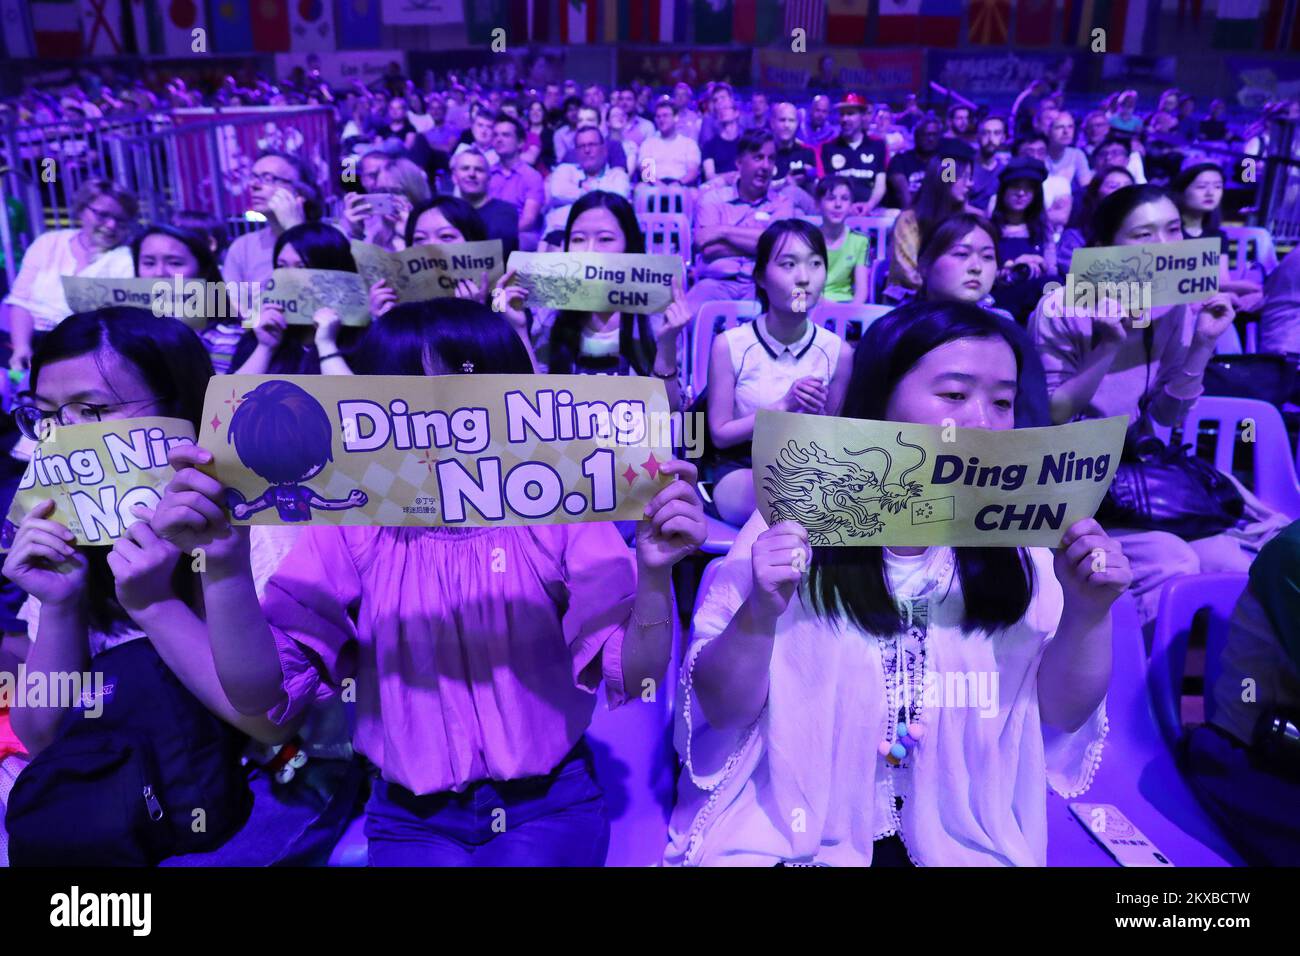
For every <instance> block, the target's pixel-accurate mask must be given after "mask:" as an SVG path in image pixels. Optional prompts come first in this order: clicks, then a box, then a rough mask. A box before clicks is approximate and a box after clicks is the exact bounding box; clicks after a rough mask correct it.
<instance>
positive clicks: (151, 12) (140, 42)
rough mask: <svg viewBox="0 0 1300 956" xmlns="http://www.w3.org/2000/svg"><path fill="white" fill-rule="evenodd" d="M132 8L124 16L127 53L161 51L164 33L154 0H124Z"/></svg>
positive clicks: (123, 38)
mask: <svg viewBox="0 0 1300 956" xmlns="http://www.w3.org/2000/svg"><path fill="white" fill-rule="evenodd" d="M123 2H124V3H125V4H126V5H127V6H128V7H129V8H130V9H129V11H128V14H127V15H126V16H124V17H122V46H123V48H124V49H125V50H126V52H127V53H137V54H141V53H159V52H161V51H162V33H161V31H160V30H159V27H158V12H157V8H156V7H155V6H154V3H153V0H123Z"/></svg>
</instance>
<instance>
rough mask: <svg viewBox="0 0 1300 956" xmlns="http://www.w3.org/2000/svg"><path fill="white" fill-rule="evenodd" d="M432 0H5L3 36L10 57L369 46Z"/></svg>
mask: <svg viewBox="0 0 1300 956" xmlns="http://www.w3.org/2000/svg"><path fill="white" fill-rule="evenodd" d="M430 2H431V0H0V36H3V39H4V47H3V48H4V51H5V52H6V53H7V54H8V55H9V56H11V57H41V58H46V57H49V58H75V57H80V56H113V55H130V54H144V53H148V54H164V55H168V56H182V55H188V54H191V53H197V52H208V53H280V52H290V51H292V52H300V53H310V52H322V53H324V52H330V51H333V50H364V49H373V48H375V47H377V46H380V45H381V35H380V30H381V26H382V24H383V23H385V22H396V23H401V22H409V21H403V20H402V19H401V17H402V16H403V11H405V10H406V9H407V8H413V9H415V10H416V11H417V15H418V13H419V12H420V9H421V8H422V6H423V7H424V8H427V7H428V5H429V4H430ZM432 2H434V3H436V2H437V0H432ZM461 2H462V0H451V2H449V3H444V4H443V6H444V7H445V8H446V10H445V12H444V13H443V16H444V17H454V21H453V22H459V21H460V20H461V18H462V16H463V8H462V6H461ZM24 8H26V13H27V15H26V16H24ZM386 15H387V16H390V17H391V18H392V19H388V20H386V19H385V16H386ZM425 15H426V16H427V15H428V14H427V12H426V13H425ZM433 22H436V21H433ZM444 22H445V21H444ZM196 30H197V31H200V32H199V33H197V34H196V32H195V31H196Z"/></svg>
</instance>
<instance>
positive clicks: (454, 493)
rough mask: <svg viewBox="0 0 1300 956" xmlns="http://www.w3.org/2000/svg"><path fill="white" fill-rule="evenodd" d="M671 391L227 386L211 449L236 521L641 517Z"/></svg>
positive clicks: (653, 488) (299, 381) (635, 384)
mask: <svg viewBox="0 0 1300 956" xmlns="http://www.w3.org/2000/svg"><path fill="white" fill-rule="evenodd" d="M671 436H672V425H671V416H670V415H669V409H668V397H667V393H666V392H665V391H664V386H663V383H662V382H659V381H657V380H653V379H646V378H637V377H615V376H589V375H529V376H518V375H474V374H462V375H443V376H428V377H425V376H409V375H388V376H385V375H290V376H267V375H229V376H219V377H217V378H214V379H213V380H212V382H211V383H210V385H209V386H208V393H207V398H206V402H205V404H204V409H203V427H202V430H201V433H200V435H199V444H201V445H202V446H203V447H204V448H207V449H208V450H209V451H210V452H212V454H213V457H214V461H213V462H212V463H211V464H210V465H208V466H205V470H206V471H208V472H209V473H211V474H213V475H215V476H216V477H217V478H218V479H219V480H221V481H222V482H223V483H224V484H225V485H226V486H227V488H228V489H229V492H228V502H227V504H228V506H229V508H230V513H231V517H232V518H233V519H234V520H235V521H236V522H237V523H246V524H298V523H316V524H334V525H372V526H385V527H402V526H433V525H449V526H464V527H485V526H494V525H540V524H566V523H573V522H583V521H613V520H624V519H639V518H641V517H643V513H644V509H645V506H646V505H647V504H648V503H649V501H650V499H651V498H652V497H654V495H655V493H656V492H657V491H658V490H659V489H660V488H661V487H663V485H664V484H665V483H666V482H667V480H668V479H667V478H666V477H664V476H662V475H660V473H659V468H660V465H662V464H663V463H664V462H666V461H668V460H669V459H671V458H672V437H671Z"/></svg>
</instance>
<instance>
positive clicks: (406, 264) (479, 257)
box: [352, 239, 505, 302]
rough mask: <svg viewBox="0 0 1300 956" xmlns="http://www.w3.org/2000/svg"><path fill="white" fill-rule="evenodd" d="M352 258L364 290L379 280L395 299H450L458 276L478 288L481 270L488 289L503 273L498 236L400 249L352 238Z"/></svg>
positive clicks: (407, 300) (480, 284)
mask: <svg viewBox="0 0 1300 956" xmlns="http://www.w3.org/2000/svg"><path fill="white" fill-rule="evenodd" d="M352 257H353V258H354V259H356V260H357V269H358V270H360V272H361V275H362V278H363V279H364V280H365V285H366V288H367V289H369V288H370V286H372V285H374V284H375V283H376V282H378V281H379V280H380V279H382V280H384V281H385V282H387V283H388V285H389V287H390V288H391V289H392V290H393V291H394V292H396V293H397V301H398V302H419V301H421V300H424V299H446V298H451V297H453V296H455V295H456V286H457V283H459V282H460V281H461V280H462V279H465V280H468V281H469V282H472V283H474V285H476V286H479V287H482V285H483V281H484V279H483V276H484V273H486V274H487V287H488V288H489V289H490V288H492V286H494V285H495V284H496V281H497V280H498V279H500V278H501V276H502V275H503V274H504V273H505V266H504V260H505V255H504V252H503V251H502V248H501V240H500V239H488V240H486V241H484V242H464V243H456V244H454V245H435V244H432V243H430V244H428V245H420V246H411V247H410V248H409V249H403V250H402V251H401V252H389V251H388V250H387V249H381V248H380V247H379V246H376V245H373V244H371V243H369V242H361V241H360V240H356V239H354V240H353V241H352Z"/></svg>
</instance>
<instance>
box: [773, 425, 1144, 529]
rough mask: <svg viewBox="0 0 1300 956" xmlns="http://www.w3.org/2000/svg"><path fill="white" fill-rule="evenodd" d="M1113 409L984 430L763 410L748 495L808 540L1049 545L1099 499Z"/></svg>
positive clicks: (1108, 461)
mask: <svg viewBox="0 0 1300 956" xmlns="http://www.w3.org/2000/svg"><path fill="white" fill-rule="evenodd" d="M1127 426H1128V418H1127V417H1126V416H1123V415H1120V416H1117V417H1114V418H1103V419H1099V420H1095V421H1088V422H1075V423H1073V424H1070V425H1057V426H1055V427H1052V428H1013V429H1009V430H1007V431H989V430H986V429H977V428H956V427H955V426H954V427H952V428H943V427H939V426H936V425H917V424H912V423H905V422H878V421H869V420H864V419H858V418H827V417H824V416H820V415H797V414H793V413H790V412H774V411H770V410H768V409H759V412H758V417H757V419H756V420H755V422H754V454H753V460H754V498H755V501H756V502H757V503H758V509H759V511H761V512H762V514H763V517H764V519H766V521H767V523H768V525H769V526H770V525H774V524H776V523H777V522H779V521H797V522H799V524H801V525H803V526H804V528H806V529H807V530H808V543H809V544H811V545H813V546H814V547H844V546H857V547H862V546H873V545H874V546H880V545H895V546H899V547H921V546H929V545H955V546H974V547H981V546H985V547H987V546H998V547H1010V546H1022V547H1034V546H1040V547H1049V548H1054V547H1056V546H1057V545H1059V544H1060V542H1061V537H1062V536H1063V535H1064V534H1065V532H1066V530H1067V529H1068V528H1069V527H1070V525H1072V524H1074V522H1076V521H1078V520H1080V519H1082V518H1090V517H1092V516H1093V514H1095V513H1096V511H1097V508H1098V507H1099V506H1100V505H1101V501H1102V498H1104V497H1105V495H1106V490H1107V489H1108V488H1109V487H1110V483H1111V480H1112V479H1113V478H1114V474H1115V468H1116V466H1117V465H1118V464H1119V460H1120V453H1121V452H1122V451H1123V449H1124V433H1125V430H1126V428H1127Z"/></svg>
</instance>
